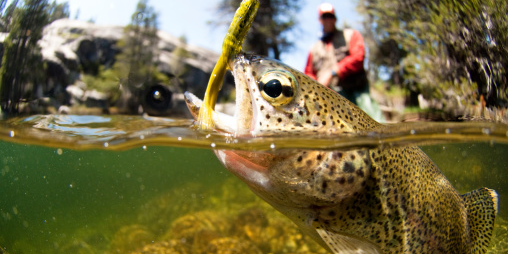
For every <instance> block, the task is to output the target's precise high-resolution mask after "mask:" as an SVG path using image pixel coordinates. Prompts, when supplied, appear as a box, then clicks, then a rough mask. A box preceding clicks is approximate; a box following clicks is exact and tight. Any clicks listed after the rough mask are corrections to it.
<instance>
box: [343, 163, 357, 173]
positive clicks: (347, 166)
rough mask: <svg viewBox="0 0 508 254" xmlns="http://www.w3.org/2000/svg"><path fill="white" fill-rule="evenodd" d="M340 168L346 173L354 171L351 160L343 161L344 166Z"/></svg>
mask: <svg viewBox="0 0 508 254" xmlns="http://www.w3.org/2000/svg"><path fill="white" fill-rule="evenodd" d="M342 170H344V172H346V173H353V172H355V166H353V163H351V162H346V163H344V168H343V169H342Z"/></svg>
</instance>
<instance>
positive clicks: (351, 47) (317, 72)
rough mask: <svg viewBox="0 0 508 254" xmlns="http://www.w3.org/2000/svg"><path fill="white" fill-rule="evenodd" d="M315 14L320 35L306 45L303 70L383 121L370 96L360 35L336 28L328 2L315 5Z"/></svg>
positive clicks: (333, 14)
mask: <svg viewBox="0 0 508 254" xmlns="http://www.w3.org/2000/svg"><path fill="white" fill-rule="evenodd" d="M318 14H319V22H320V23H321V25H322V29H323V35H322V37H321V38H320V40H318V41H317V42H316V43H315V44H314V45H313V46H312V48H311V49H310V52H309V55H308V58H307V64H306V66H305V71H304V73H305V74H306V75H308V76H310V77H311V78H313V79H315V80H317V81H318V82H319V83H321V84H322V85H324V86H327V87H329V88H331V89H332V90H334V91H336V92H338V93H339V94H341V95H342V96H344V97H346V98H347V99H348V100H350V101H351V102H353V103H354V104H356V105H358V106H359V107H360V108H361V109H363V110H364V111H365V112H366V113H367V114H369V115H370V116H371V117H373V118H374V119H376V120H378V121H384V117H383V115H382V113H381V110H380V109H379V105H377V103H376V102H374V101H373V100H372V99H371V97H370V93H369V80H368V78H367V72H366V71H365V68H364V66H363V62H364V58H365V47H364V42H363V37H362V35H361V34H360V32H358V31H356V30H354V29H350V28H346V29H344V30H339V29H337V28H336V26H335V23H336V22H337V17H336V16H335V8H334V7H333V5H332V4H330V3H322V4H321V5H319V7H318Z"/></svg>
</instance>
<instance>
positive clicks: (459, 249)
mask: <svg viewBox="0 0 508 254" xmlns="http://www.w3.org/2000/svg"><path fill="white" fill-rule="evenodd" d="M229 68H230V69H231V70H232V72H233V75H234V77H235V84H236V109H235V114H234V116H228V115H225V114H222V113H220V112H215V111H214V112H213V116H212V120H213V122H214V126H215V127H214V128H215V130H216V131H219V132H225V133H229V134H232V135H236V136H270V135H303V134H309V133H312V134H316V135H330V136H334V137H337V136H339V137H340V135H347V134H348V133H356V132H360V131H369V130H380V129H381V128H383V125H382V124H379V123H377V122H376V121H374V120H372V119H371V118H370V117H369V116H368V115H367V114H365V113H364V112H363V111H362V110H360V109H359V108H358V107H357V106H355V105H354V104H352V103H350V102H349V101H348V100H346V99H345V98H343V97H342V96H340V95H338V94H337V93H335V92H333V91H332V90H330V89H328V88H326V87H324V86H322V85H320V84H318V83H317V82H316V81H314V80H312V79H311V78H309V77H307V76H305V75H304V74H302V73H301V72H298V71H296V70H294V69H292V68H290V67H288V66H286V65H284V64H283V63H280V62H278V61H275V60H270V59H267V58H262V57H258V56H254V55H246V54H241V53H240V54H238V56H237V57H236V59H231V60H230V61H229ZM185 97H186V101H187V105H188V107H189V109H190V110H191V112H192V114H193V115H194V117H195V118H196V117H197V115H198V112H199V108H200V106H201V103H202V102H201V100H199V99H198V98H197V97H196V96H194V95H192V94H190V93H186V95H185ZM215 153H216V155H217V157H218V158H219V160H220V161H221V162H222V164H223V165H224V166H225V167H226V168H227V169H228V170H229V171H231V172H232V173H233V174H234V175H236V176H237V177H239V178H240V179H241V180H243V181H244V182H245V183H246V184H247V185H248V186H249V187H250V188H251V189H252V191H253V192H254V193H256V194H257V195H258V196H260V197H261V198H263V199H264V200H265V201H266V202H268V203H270V204H271V205H272V206H273V207H274V208H276V209H277V210H278V211H280V212H281V213H283V214H285V215H286V216H288V217H289V218H290V219H291V220H293V221H294V222H295V223H296V224H298V226H299V227H300V228H301V229H302V230H303V231H304V232H305V233H307V234H309V235H310V236H312V238H313V239H315V240H316V241H317V242H319V243H320V244H321V245H322V246H323V247H325V248H327V249H328V250H329V251H330V252H332V253H341V254H342V253H484V252H485V251H486V248H487V246H488V244H489V241H490V238H491V236H492V230H493V227H494V219H495V216H496V213H497V194H496V192H495V191H493V190H490V189H487V188H482V189H478V190H475V191H472V192H470V193H467V194H463V195H460V194H459V193H458V192H457V191H456V190H455V189H454V188H453V187H452V185H451V184H450V182H449V181H448V180H447V179H446V178H445V176H444V175H443V174H442V173H441V172H440V171H439V169H438V168H437V166H436V165H435V164H434V163H433V162H432V161H431V160H430V159H429V158H428V157H427V155H426V154H424V153H423V152H422V151H421V150H420V149H419V148H418V147H415V146H407V147H398V148H389V149H367V148H365V149H358V150H344V151H320V150H298V149H296V150H280V151H237V150H217V151H215Z"/></svg>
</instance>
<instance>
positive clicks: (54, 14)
mask: <svg viewBox="0 0 508 254" xmlns="http://www.w3.org/2000/svg"><path fill="white" fill-rule="evenodd" d="M48 12H49V20H48V23H51V22H53V21H55V20H57V19H65V18H69V17H70V10H69V3H67V2H65V3H60V4H57V3H56V1H53V2H52V3H51V4H50V5H49V11H48Z"/></svg>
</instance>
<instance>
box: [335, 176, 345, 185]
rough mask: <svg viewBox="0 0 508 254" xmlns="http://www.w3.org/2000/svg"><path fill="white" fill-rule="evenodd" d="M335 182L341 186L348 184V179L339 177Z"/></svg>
mask: <svg viewBox="0 0 508 254" xmlns="http://www.w3.org/2000/svg"><path fill="white" fill-rule="evenodd" d="M335 182H337V183H339V184H344V183H345V182H346V179H345V178H344V177H342V176H341V177H337V178H336V179H335Z"/></svg>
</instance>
